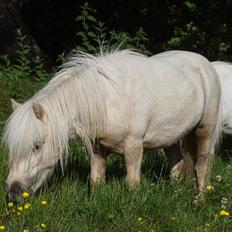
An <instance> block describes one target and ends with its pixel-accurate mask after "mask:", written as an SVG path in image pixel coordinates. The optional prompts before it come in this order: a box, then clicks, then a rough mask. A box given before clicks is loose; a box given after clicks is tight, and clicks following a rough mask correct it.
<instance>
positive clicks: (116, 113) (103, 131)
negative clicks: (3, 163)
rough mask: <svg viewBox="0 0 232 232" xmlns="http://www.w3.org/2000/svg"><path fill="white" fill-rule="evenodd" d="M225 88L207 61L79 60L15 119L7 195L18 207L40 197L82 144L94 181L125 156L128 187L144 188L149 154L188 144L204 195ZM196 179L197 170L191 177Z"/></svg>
mask: <svg viewBox="0 0 232 232" xmlns="http://www.w3.org/2000/svg"><path fill="white" fill-rule="evenodd" d="M219 100H220V83H219V81H218V77H217V74H216V72H215V70H214V69H213V67H212V65H211V64H210V63H209V62H208V60H207V59H205V58H204V57H202V56H200V55H198V54H195V53H191V52H185V51H171V52H166V53H162V54H160V55H157V56H155V57H153V58H152V59H151V58H148V57H145V56H142V55H140V54H138V53H135V52H132V51H128V50H123V51H115V52H112V53H109V54H105V55H99V56H92V55H88V54H80V55H77V56H74V57H72V58H71V59H70V61H69V62H67V63H66V64H64V65H63V69H62V70H61V71H60V72H58V73H57V74H56V75H55V76H54V78H53V79H52V80H51V81H50V82H49V83H48V84H47V86H46V87H44V88H43V89H42V90H41V91H39V92H38V93H37V94H36V95H35V96H33V97H32V98H31V99H29V100H28V101H27V102H26V103H24V104H23V105H22V106H19V105H17V104H14V105H15V107H16V108H17V107H18V106H19V107H18V108H17V109H16V110H15V111H14V113H13V114H12V115H11V117H10V118H9V120H8V121H7V124H6V126H5V130H4V135H3V141H4V142H5V144H6V145H7V147H8V150H9V175H8V177H7V180H6V186H7V192H8V195H9V197H10V198H11V199H13V200H19V198H20V195H21V192H22V191H23V190H26V189H28V188H31V189H32V190H33V191H36V190H37V189H38V188H39V187H40V186H41V185H42V184H43V183H44V182H45V181H46V180H47V178H48V177H49V176H50V175H51V174H52V172H53V169H54V166H55V164H56V163H57V162H58V161H60V163H61V165H62V166H63V159H64V158H65V157H66V155H67V154H68V148H69V145H68V144H69V143H68V141H69V138H70V137H73V135H75V136H76V137H80V138H82V140H83V141H84V143H85V146H86V148H87V150H88V152H89V154H90V157H91V162H90V164H91V174H90V176H91V182H92V184H96V183H98V182H100V181H104V178H105V158H106V155H107V154H108V153H109V152H116V153H121V154H124V156H125V161H126V167H127V175H126V182H127V184H128V185H129V186H138V185H139V184H140V174H141V162H142V157H143V149H144V148H160V147H165V146H170V145H172V144H174V143H176V142H177V141H178V140H180V139H182V138H183V137H185V138H186V145H187V148H188V154H189V156H190V157H192V159H195V160H196V162H195V163H194V166H195V169H196V172H197V175H196V177H197V185H198V191H199V193H201V192H202V191H203V190H204V187H205V185H206V184H207V182H208V178H209V173H210V160H211V154H213V153H214V147H215V145H216V143H217V140H218V138H219V136H220V126H221V122H220V114H219V110H218V109H219ZM189 173H192V170H190V171H189Z"/></svg>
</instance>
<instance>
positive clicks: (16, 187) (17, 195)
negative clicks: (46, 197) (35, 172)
mask: <svg viewBox="0 0 232 232" xmlns="http://www.w3.org/2000/svg"><path fill="white" fill-rule="evenodd" d="M22 192H23V190H22V187H21V185H20V183H19V182H13V183H12V185H11V186H10V189H9V190H8V200H9V201H14V202H19V201H20V199H21V195H22Z"/></svg>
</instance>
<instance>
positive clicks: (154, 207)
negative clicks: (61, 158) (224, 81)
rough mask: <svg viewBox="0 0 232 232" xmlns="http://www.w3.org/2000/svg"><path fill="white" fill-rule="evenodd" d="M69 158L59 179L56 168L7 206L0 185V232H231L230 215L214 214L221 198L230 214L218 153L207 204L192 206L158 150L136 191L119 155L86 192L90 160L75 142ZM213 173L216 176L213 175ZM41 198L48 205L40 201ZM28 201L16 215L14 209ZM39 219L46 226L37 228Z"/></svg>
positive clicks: (230, 187) (229, 175) (227, 162)
mask: <svg viewBox="0 0 232 232" xmlns="http://www.w3.org/2000/svg"><path fill="white" fill-rule="evenodd" d="M71 153H72V154H71V155H72V162H70V163H69V164H68V166H67V168H66V173H65V175H64V176H63V177H62V176H61V175H60V174H59V171H57V172H56V174H55V175H54V177H53V178H52V179H51V181H50V183H49V184H48V185H47V186H46V187H44V188H43V189H41V190H40V192H39V193H37V194H36V195H35V196H30V197H29V198H26V199H24V200H23V201H22V202H20V204H19V205H18V206H14V208H15V212H13V211H12V209H8V210H6V209H7V205H6V202H5V194H6V193H5V191H4V188H1V189H0V196H1V199H0V202H1V206H0V207H1V211H0V212H1V213H0V224H3V225H5V227H6V229H5V231H23V230H25V229H28V230H29V231H56V232H58V231H74V232H75V231H96V232H103V231H122V232H124V231H136V232H138V231H141V232H143V231H149V232H150V231H165V232H169V231H170V232H171V231H181V232H182V231H193V232H194V231H196V232H197V231H199V232H200V231H215V232H218V231H228V232H229V231H232V218H231V216H229V217H223V216H219V212H220V211H221V210H222V202H221V201H222V199H223V197H224V198H227V199H228V202H226V203H225V204H224V205H225V206H226V211H228V212H230V213H232V202H231V200H232V195H231V192H232V183H231V180H232V162H231V159H230V158H229V157H217V158H216V160H215V162H214V168H213V174H212V186H213V187H214V190H213V191H210V192H208V193H207V194H206V202H205V203H203V204H201V205H198V206H195V205H194V204H193V201H194V197H195V195H194V192H193V191H192V186H191V185H190V184H187V183H184V182H172V181H170V180H169V178H168V177H167V173H168V172H167V163H166V160H165V157H164V156H163V154H162V153H161V152H149V153H148V154H146V155H145V157H144V161H143V167H142V169H143V177H142V186H141V188H140V189H134V190H130V191H129V190H128V189H127V188H126V186H125V185H124V180H123V176H124V174H125V167H124V162H123V159H122V158H121V157H116V156H112V157H109V159H108V160H107V177H108V181H107V184H106V185H102V186H99V187H98V188H97V189H96V190H95V191H94V192H92V193H90V194H89V187H88V179H89V162H88V160H87V159H86V157H85V154H84V152H83V151H82V149H81V146H80V145H75V144H72V152H71ZM0 157H1V164H2V166H1V169H0V183H1V186H4V180H5V177H6V167H7V162H6V158H5V157H6V156H5V154H4V152H3V151H1V156H0ZM218 175H220V176H221V180H220V178H218ZM42 200H46V201H47V202H48V203H47V205H42V204H41V201H42ZM25 203H30V204H31V205H32V207H31V208H30V209H24V210H23V211H22V212H21V211H20V212H21V215H18V214H17V213H18V212H19V211H18V209H17V207H19V206H23V205H25ZM41 223H43V224H45V225H46V228H41V226H39V227H36V226H37V225H40V224H41Z"/></svg>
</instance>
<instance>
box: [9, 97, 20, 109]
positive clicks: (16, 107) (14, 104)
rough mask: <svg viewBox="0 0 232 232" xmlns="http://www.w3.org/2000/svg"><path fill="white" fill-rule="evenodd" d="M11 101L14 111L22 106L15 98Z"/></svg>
mask: <svg viewBox="0 0 232 232" xmlns="http://www.w3.org/2000/svg"><path fill="white" fill-rule="evenodd" d="M10 101H11V107H12V109H13V111H15V110H17V109H18V108H19V107H20V106H21V105H22V104H20V103H18V102H16V101H15V100H14V99H13V98H11V99H10Z"/></svg>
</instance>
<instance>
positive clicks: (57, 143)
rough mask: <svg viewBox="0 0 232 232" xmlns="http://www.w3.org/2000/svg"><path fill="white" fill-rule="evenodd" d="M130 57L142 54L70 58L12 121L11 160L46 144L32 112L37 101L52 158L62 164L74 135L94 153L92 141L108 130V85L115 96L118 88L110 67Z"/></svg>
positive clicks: (8, 134) (7, 139) (8, 129)
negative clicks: (47, 133) (44, 119)
mask: <svg viewBox="0 0 232 232" xmlns="http://www.w3.org/2000/svg"><path fill="white" fill-rule="evenodd" d="M131 55H140V54H137V53H135V52H132V51H130V50H123V51H114V52H110V53H109V54H104V55H103V54H101V55H98V56H92V55H90V54H85V53H78V54H76V55H74V56H72V57H71V58H69V60H68V62H66V63H65V64H64V65H63V66H62V69H61V70H60V71H59V72H57V73H56V74H55V75H54V77H53V79H51V81H50V82H49V83H48V84H47V85H46V86H45V87H44V88H43V89H41V90H40V91H39V92H38V93H37V94H35V95H34V96H33V97H32V98H31V99H29V100H28V101H27V102H26V103H24V104H23V105H22V106H21V107H19V108H18V109H17V110H16V111H15V112H14V113H13V114H12V115H11V117H10V118H9V119H8V121H7V124H6V126H5V128H4V135H3V142H4V143H5V144H6V145H7V147H8V150H9V158H10V160H16V159H20V158H22V157H23V156H27V155H28V154H30V151H31V150H32V146H33V143H34V142H35V140H36V139H38V140H41V139H42V131H41V128H40V125H39V124H38V120H36V117H35V115H34V112H33V109H32V106H33V104H34V103H37V102H38V103H40V104H41V106H42V107H43V109H44V111H45V113H46V121H45V122H46V125H47V128H48V132H49V133H50V134H51V136H50V137H51V139H52V141H50V145H51V146H52V147H51V150H52V153H53V154H54V155H55V156H56V157H55V158H56V159H58V160H60V162H61V164H62V160H63V158H64V154H66V155H67V153H68V148H69V142H68V141H69V137H70V132H71V131H73V132H74V133H76V134H77V135H79V136H80V137H81V138H82V140H83V142H84V143H85V146H86V148H87V151H88V152H89V153H91V152H92V150H93V148H92V141H94V140H95V138H97V136H98V135H99V134H101V133H102V132H104V130H105V119H106V114H107V109H106V99H107V95H106V93H105V89H106V88H105V87H106V86H109V87H110V88H112V91H113V90H115V89H116V88H117V84H116V83H114V82H113V81H112V79H111V75H113V74H114V72H115V66H113V65H112V64H113V63H115V62H117V61H120V60H121V59H122V57H125V56H126V57H127V56H128V57H129V56H131ZM76 123H78V125H77V124H76ZM24 158H25V157H24Z"/></svg>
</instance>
